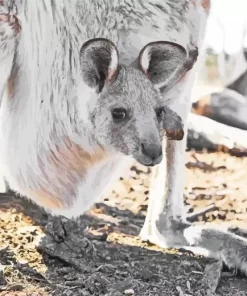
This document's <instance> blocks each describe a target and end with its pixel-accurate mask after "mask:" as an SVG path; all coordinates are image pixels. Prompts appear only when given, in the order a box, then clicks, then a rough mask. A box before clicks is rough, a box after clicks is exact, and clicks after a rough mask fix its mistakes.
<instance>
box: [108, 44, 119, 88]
mask: <svg viewBox="0 0 247 296" xmlns="http://www.w3.org/2000/svg"><path fill="white" fill-rule="evenodd" d="M111 50H112V51H111V63H110V65H109V69H108V77H107V81H108V82H111V81H112V80H114V79H115V77H116V75H117V72H118V61H119V57H118V51H117V49H116V48H115V47H111Z"/></svg>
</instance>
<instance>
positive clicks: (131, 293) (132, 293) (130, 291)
mask: <svg viewBox="0 0 247 296" xmlns="http://www.w3.org/2000/svg"><path fill="white" fill-rule="evenodd" d="M124 295H135V291H134V290H133V289H128V290H125V291H124Z"/></svg>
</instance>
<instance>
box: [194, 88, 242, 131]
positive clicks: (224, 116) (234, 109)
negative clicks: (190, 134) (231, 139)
mask: <svg viewBox="0 0 247 296" xmlns="http://www.w3.org/2000/svg"><path fill="white" fill-rule="evenodd" d="M192 112H193V113H195V114H198V115H202V116H206V117H208V118H211V119H213V120H215V121H217V122H220V123H223V124H226V125H229V126H232V127H236V128H239V129H243V130H247V97H244V96H242V95H241V94H239V93H237V92H236V91H234V90H231V89H225V90H224V91H222V92H220V93H212V94H210V95H208V96H204V97H202V98H200V99H199V100H198V101H197V102H195V103H193V104H192Z"/></svg>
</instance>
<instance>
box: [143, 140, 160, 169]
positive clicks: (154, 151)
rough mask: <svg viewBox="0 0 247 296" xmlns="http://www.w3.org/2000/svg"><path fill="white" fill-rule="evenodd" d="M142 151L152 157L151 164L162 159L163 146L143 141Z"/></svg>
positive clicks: (157, 162)
mask: <svg viewBox="0 0 247 296" xmlns="http://www.w3.org/2000/svg"><path fill="white" fill-rule="evenodd" d="M141 148H142V153H143V154H144V155H145V156H147V157H148V158H150V165H156V164H159V163H160V162H161V160H162V147H161V145H157V144H147V143H145V144H144V143H143V144H142V145H141Z"/></svg>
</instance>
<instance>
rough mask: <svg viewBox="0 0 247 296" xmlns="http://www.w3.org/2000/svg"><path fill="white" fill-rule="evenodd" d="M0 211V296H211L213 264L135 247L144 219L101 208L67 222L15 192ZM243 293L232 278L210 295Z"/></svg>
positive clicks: (244, 285) (243, 286) (242, 284)
mask: <svg viewBox="0 0 247 296" xmlns="http://www.w3.org/2000/svg"><path fill="white" fill-rule="evenodd" d="M0 211H1V212H0V213H1V214H0V224H1V225H0V226H1V230H0V235H1V239H0V249H2V250H1V252H0V266H1V265H3V266H4V272H2V276H0V291H1V292H0V295H5V296H13V295H18V296H25V295H26V296H27V295H30V296H31V295H33V296H38V295H57V296H60V295H61V296H62V295H68V296H70V295H71V296H72V295H73V296H77V295H78V296H79V295H94V296H97V295H102V296H103V295H108V296H110V295H112V296H120V295H140V296H145V295H154V296H155V295H157V296H161V295H166V296H176V295H178V296H188V295H191V296H192V295H193V296H197V295H198V296H202V295H214V294H213V292H212V289H213V288H214V286H215V285H217V283H215V282H214V279H212V278H211V272H210V270H211V269H212V268H215V266H216V267H217V264H218V263H215V261H213V260H208V259H203V258H195V257H192V256H189V254H182V253H179V252H178V251H175V250H161V249H159V248H157V247H156V246H152V245H149V244H148V243H143V242H141V241H140V240H139V239H138V237H137V235H138V233H139V231H140V228H141V226H142V224H143V222H144V215H143V214H137V215H134V214H133V213H132V212H130V211H128V210H119V209H117V208H114V207H110V206H107V205H105V204H103V203H99V204H96V206H95V207H94V209H92V210H91V211H90V212H89V213H87V214H86V215H84V216H82V217H80V218H79V219H78V220H77V221H71V220H67V219H65V218H61V219H60V218H52V217H51V216H50V215H48V214H47V213H45V212H44V211H43V210H41V209H40V208H38V207H36V206H35V205H33V204H32V203H30V202H28V201H26V200H24V199H20V198H18V197H15V196H14V195H13V194H9V195H2V196H1V198H0ZM246 291H247V281H246V279H244V278H241V277H232V278H225V279H222V280H221V282H220V285H219V288H218V290H217V294H215V295H224V296H228V295H236V296H237V295H238V296H240V295H241V296H242V295H246Z"/></svg>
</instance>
